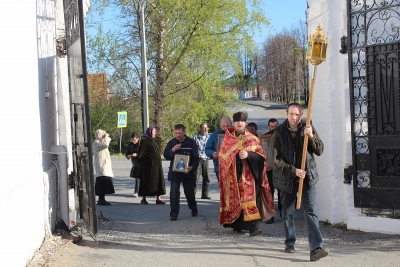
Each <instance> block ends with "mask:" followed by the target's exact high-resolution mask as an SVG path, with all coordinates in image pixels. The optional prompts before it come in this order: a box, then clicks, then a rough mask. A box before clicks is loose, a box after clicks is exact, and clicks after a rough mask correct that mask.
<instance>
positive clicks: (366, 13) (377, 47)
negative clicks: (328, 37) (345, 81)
mask: <svg viewBox="0 0 400 267" xmlns="http://www.w3.org/2000/svg"><path fill="white" fill-rule="evenodd" d="M347 5H348V6H347V9H348V19H349V21H348V36H349V48H350V49H349V54H348V55H349V75H350V76H349V77H350V85H351V86H350V95H351V97H352V100H353V101H350V102H351V116H352V132H353V136H352V146H353V147H352V149H353V163H354V164H353V165H354V173H353V174H354V175H353V186H354V205H355V206H356V207H361V208H384V209H399V208H400V89H399V57H400V47H399V41H400V36H399V28H400V0H388V1H385V0H347Z"/></svg>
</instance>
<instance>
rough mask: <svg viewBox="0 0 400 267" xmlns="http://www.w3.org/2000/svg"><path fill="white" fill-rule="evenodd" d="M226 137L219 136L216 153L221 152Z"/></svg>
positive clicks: (223, 135)
mask: <svg viewBox="0 0 400 267" xmlns="http://www.w3.org/2000/svg"><path fill="white" fill-rule="evenodd" d="M224 137H225V134H219V135H217V147H216V150H215V152H217V153H219V150H220V149H221V146H222V142H223V141H224Z"/></svg>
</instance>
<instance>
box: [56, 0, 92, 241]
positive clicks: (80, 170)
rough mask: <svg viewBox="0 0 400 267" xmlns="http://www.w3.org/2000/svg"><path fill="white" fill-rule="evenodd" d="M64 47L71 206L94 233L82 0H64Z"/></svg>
mask: <svg viewBox="0 0 400 267" xmlns="http://www.w3.org/2000/svg"><path fill="white" fill-rule="evenodd" d="M64 16H65V25H66V48H67V50H68V72H69V73H68V74H69V90H70V101H71V103H70V104H71V116H72V118H71V127H72V135H73V138H72V140H73V148H74V150H75V153H74V155H73V163H74V173H73V176H74V185H75V203H76V209H77V210H78V211H79V217H80V218H81V220H82V221H83V222H84V223H85V224H86V225H87V226H88V227H89V230H90V231H91V233H92V234H96V233H97V214H96V205H95V196H94V178H93V157H92V149H91V143H92V142H91V131H90V117H89V95H88V79H87V69H86V43H85V22H84V15H83V3H82V0H64Z"/></svg>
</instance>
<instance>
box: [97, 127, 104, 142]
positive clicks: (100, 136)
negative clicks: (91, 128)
mask: <svg viewBox="0 0 400 267" xmlns="http://www.w3.org/2000/svg"><path fill="white" fill-rule="evenodd" d="M105 133H106V131H103V130H102V129H98V130H97V131H96V134H95V136H96V139H97V140H100V141H101V139H103V135H104V134H105Z"/></svg>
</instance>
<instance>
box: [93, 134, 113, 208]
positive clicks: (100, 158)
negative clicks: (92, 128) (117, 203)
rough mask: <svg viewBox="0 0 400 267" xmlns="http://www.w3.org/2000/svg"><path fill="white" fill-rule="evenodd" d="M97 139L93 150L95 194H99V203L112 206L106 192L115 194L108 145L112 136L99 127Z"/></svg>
mask: <svg viewBox="0 0 400 267" xmlns="http://www.w3.org/2000/svg"><path fill="white" fill-rule="evenodd" d="M95 135H96V140H95V141H94V142H93V145H92V150H93V155H94V168H95V170H96V183H95V194H96V196H99V200H98V201H97V205H102V206H110V205H111V204H110V202H107V201H106V199H105V195H106V194H114V193H115V191H114V184H113V181H112V177H113V176H114V174H113V171H112V167H111V158H110V152H109V151H108V146H109V145H110V141H111V138H110V137H109V134H108V133H106V131H103V130H101V129H98V130H97V131H96V134H95Z"/></svg>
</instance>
